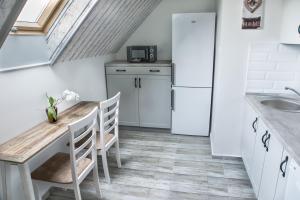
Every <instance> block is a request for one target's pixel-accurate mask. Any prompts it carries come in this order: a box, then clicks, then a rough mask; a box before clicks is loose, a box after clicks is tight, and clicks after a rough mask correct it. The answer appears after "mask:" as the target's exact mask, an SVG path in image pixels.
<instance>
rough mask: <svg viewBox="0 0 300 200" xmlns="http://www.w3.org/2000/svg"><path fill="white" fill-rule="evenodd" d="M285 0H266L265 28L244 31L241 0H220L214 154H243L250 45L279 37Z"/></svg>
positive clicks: (214, 106)
mask: <svg viewBox="0 0 300 200" xmlns="http://www.w3.org/2000/svg"><path fill="white" fill-rule="evenodd" d="M281 1H282V0H266V12H265V24H264V28H263V29H262V30H242V29H241V23H242V22H241V21H242V20H241V16H242V3H243V1H241V0H218V26H217V29H218V30H217V31H218V34H217V47H216V66H215V91H214V102H213V121H212V132H211V143H212V149H213V154H215V155H224V156H226V155H231V156H240V155H241V153H240V140H241V133H242V120H243V110H244V90H245V83H246V71H247V57H248V48H249V44H250V43H253V42H257V41H264V42H270V41H271V42H272V41H278V40H279V30H280V22H281V10H282V6H281V5H282V2H281Z"/></svg>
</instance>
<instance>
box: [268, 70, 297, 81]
mask: <svg viewBox="0 0 300 200" xmlns="http://www.w3.org/2000/svg"><path fill="white" fill-rule="evenodd" d="M266 79H267V80H273V81H293V80H295V73H292V72H268V73H267V76H266Z"/></svg>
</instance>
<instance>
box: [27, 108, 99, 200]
mask: <svg viewBox="0 0 300 200" xmlns="http://www.w3.org/2000/svg"><path fill="white" fill-rule="evenodd" d="M97 114H98V108H94V109H93V111H92V112H91V113H89V114H88V115H87V116H85V117H83V118H82V119H80V120H78V121H76V122H74V123H72V124H69V126H68V128H69V132H70V141H69V143H70V154H66V153H57V154H56V155H54V156H53V157H52V158H50V159H49V160H48V161H46V162H45V163H44V164H43V165H42V166H40V167H39V168H38V169H36V170H35V171H34V172H32V174H31V177H32V179H33V182H34V190H35V198H36V199H38V200H40V199H41V197H40V194H39V190H38V184H39V183H40V182H47V183H49V184H50V185H52V186H55V187H62V188H66V189H72V188H73V189H74V192H75V197H76V200H81V194H80V188H79V185H80V183H81V182H82V181H83V180H84V179H85V178H86V177H87V175H88V174H89V173H90V172H91V171H93V179H94V186H95V189H96V193H97V197H98V199H100V198H101V196H102V195H101V191H100V182H99V176H98V165H97V151H96V124H97Z"/></svg>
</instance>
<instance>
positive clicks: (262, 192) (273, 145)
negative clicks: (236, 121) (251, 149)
mask: <svg viewBox="0 0 300 200" xmlns="http://www.w3.org/2000/svg"><path fill="white" fill-rule="evenodd" d="M269 134H270V133H269ZM266 146H267V148H266V149H267V151H266V157H265V162H264V168H263V172H262V177H261V184H260V189H259V195H258V199H259V200H273V199H274V196H275V190H276V184H277V179H278V174H279V166H280V164H281V158H282V153H283V146H282V144H281V143H280V142H279V141H278V140H277V139H276V137H274V135H272V134H270V139H269V140H267V142H266Z"/></svg>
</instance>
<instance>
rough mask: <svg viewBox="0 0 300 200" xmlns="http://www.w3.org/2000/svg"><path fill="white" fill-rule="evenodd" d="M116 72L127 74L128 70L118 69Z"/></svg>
mask: <svg viewBox="0 0 300 200" xmlns="http://www.w3.org/2000/svg"><path fill="white" fill-rule="evenodd" d="M116 72H126V69H116Z"/></svg>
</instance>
